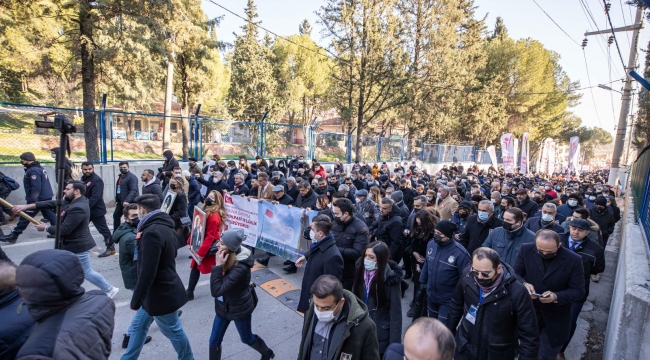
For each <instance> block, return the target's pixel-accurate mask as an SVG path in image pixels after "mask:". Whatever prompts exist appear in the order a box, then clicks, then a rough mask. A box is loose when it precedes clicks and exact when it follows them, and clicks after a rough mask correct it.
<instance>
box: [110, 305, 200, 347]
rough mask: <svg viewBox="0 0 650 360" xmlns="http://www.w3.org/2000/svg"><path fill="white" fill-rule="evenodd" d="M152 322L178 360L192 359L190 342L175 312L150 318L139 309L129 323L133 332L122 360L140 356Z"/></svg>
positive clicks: (142, 309)
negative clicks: (170, 344) (174, 351)
mask: <svg viewBox="0 0 650 360" xmlns="http://www.w3.org/2000/svg"><path fill="white" fill-rule="evenodd" d="M154 320H156V324H158V328H159V329H160V332H161V333H162V334H163V335H165V337H166V338H167V339H169V341H171V343H172V346H173V347H174V350H176V354H178V359H179V360H192V359H194V354H192V348H191V347H190V340H189V339H188V338H187V335H186V334H185V331H184V330H183V324H181V320H180V319H179V318H178V313H177V312H176V311H174V312H172V313H170V314H167V315H161V316H151V315H149V314H148V313H147V312H146V311H145V310H144V308H142V307H141V308H140V309H139V310H138V311H136V313H135V316H134V317H133V320H132V321H131V325H132V326H133V332H132V333H131V339H129V346H128V347H127V348H126V352H125V353H124V355H122V360H131V359H133V360H135V359H137V358H138V357H139V356H140V351H142V347H143V346H144V340H145V339H146V338H147V332H148V331H149V327H150V326H151V323H152V322H153V321H154Z"/></svg>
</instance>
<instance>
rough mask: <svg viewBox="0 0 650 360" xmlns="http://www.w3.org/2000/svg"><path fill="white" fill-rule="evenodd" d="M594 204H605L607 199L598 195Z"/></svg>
mask: <svg viewBox="0 0 650 360" xmlns="http://www.w3.org/2000/svg"><path fill="white" fill-rule="evenodd" d="M595 204H596V205H602V206H607V199H605V198H604V197H602V196H599V197H597V198H596V202H595Z"/></svg>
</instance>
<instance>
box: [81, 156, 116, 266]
mask: <svg viewBox="0 0 650 360" xmlns="http://www.w3.org/2000/svg"><path fill="white" fill-rule="evenodd" d="M81 171H83V176H82V177H81V182H83V183H84V184H85V185H86V193H85V194H84V196H85V197H86V198H87V199H88V207H89V208H90V222H91V223H93V225H95V228H96V229H97V231H98V232H99V233H100V234H102V236H103V237H104V244H106V251H104V252H103V253H101V254H99V257H100V258H101V257H107V256H111V255H115V244H114V243H113V239H112V236H111V230H110V229H109V228H108V224H107V223H106V217H105V215H106V204H104V180H102V178H100V177H99V175H97V174H95V166H94V165H93V163H91V162H84V163H82V164H81Z"/></svg>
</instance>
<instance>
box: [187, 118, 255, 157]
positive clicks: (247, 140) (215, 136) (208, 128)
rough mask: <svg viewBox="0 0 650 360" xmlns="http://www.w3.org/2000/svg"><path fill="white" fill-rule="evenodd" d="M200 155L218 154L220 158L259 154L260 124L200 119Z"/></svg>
mask: <svg viewBox="0 0 650 360" xmlns="http://www.w3.org/2000/svg"><path fill="white" fill-rule="evenodd" d="M199 131H200V134H201V135H200V139H201V144H200V146H201V157H205V156H211V155H212V154H219V156H221V158H222V159H235V158H237V157H238V156H240V155H246V157H249V158H250V157H255V156H256V155H259V146H260V140H261V139H260V133H261V129H260V124H259V123H253V122H243V121H225V120H214V119H200V121H199Z"/></svg>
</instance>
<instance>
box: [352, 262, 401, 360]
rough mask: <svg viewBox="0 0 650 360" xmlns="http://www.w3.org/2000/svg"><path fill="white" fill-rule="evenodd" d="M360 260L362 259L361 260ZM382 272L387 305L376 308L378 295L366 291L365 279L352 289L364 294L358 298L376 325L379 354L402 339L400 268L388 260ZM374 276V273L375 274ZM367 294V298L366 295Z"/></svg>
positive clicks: (354, 291)
mask: <svg viewBox="0 0 650 360" xmlns="http://www.w3.org/2000/svg"><path fill="white" fill-rule="evenodd" d="M361 261H362V260H361ZM385 272H386V273H385V274H384V289H385V291H386V299H388V302H389V304H388V306H386V307H383V308H381V309H380V308H378V305H379V304H378V303H377V299H378V295H377V294H374V293H368V289H367V288H366V284H365V281H362V282H361V284H359V286H360V287H361V289H358V290H360V291H357V288H356V286H355V288H354V289H353V290H352V292H353V293H355V294H357V293H360V294H364V297H359V299H360V300H362V301H364V302H365V303H366V306H368V315H370V318H371V319H372V321H374V323H375V325H376V326H377V341H378V342H379V355H383V354H384V353H385V352H386V348H388V345H390V344H392V343H398V342H400V341H401V340H402V288H401V282H402V275H403V272H402V268H401V267H400V266H399V265H398V264H397V263H396V262H394V261H392V260H391V261H388V266H386V269H385ZM375 276H376V275H375ZM365 294H367V298H366V295H365Z"/></svg>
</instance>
